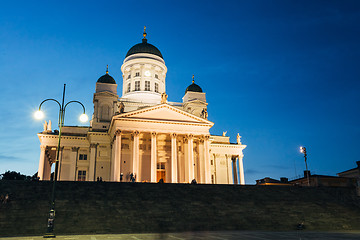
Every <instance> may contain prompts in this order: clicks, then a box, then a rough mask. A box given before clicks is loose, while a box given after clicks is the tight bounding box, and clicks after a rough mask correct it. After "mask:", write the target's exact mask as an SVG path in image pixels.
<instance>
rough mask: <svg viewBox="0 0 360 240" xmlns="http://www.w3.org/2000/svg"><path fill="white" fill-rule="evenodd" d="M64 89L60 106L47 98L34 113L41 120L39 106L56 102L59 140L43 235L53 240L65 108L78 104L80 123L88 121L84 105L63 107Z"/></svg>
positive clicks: (42, 115)
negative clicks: (81, 111) (49, 204)
mask: <svg viewBox="0 0 360 240" xmlns="http://www.w3.org/2000/svg"><path fill="white" fill-rule="evenodd" d="M65 88H66V84H64V90H63V96H62V102H61V104H60V102H59V101H57V100H55V99H52V98H48V99H45V100H44V101H42V102H41V103H40V105H39V110H38V111H36V112H35V118H37V119H41V118H43V117H44V113H43V112H42V111H41V106H42V105H43V104H44V103H45V102H47V101H54V102H56V103H57V104H58V105H59V107H60V110H59V140H58V146H57V153H56V161H55V174H54V175H55V176H54V179H53V188H52V194H51V206H50V212H49V218H48V223H47V231H46V233H45V235H44V238H53V237H55V234H54V221H55V186H56V181H57V177H58V168H59V154H60V143H61V129H62V127H63V126H64V118H65V110H66V107H67V106H68V105H69V104H70V103H79V104H80V105H81V106H82V108H83V114H81V115H80V121H82V122H86V121H87V120H88V116H87V115H86V114H85V107H84V105H83V104H82V103H81V102H79V101H70V102H68V103H66V104H65V105H64V100H65Z"/></svg>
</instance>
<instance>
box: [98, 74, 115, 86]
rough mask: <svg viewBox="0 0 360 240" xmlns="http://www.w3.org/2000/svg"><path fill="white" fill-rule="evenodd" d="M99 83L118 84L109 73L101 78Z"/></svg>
mask: <svg viewBox="0 0 360 240" xmlns="http://www.w3.org/2000/svg"><path fill="white" fill-rule="evenodd" d="M97 82H98V83H110V84H116V82H115V80H114V78H113V77H112V76H110V75H109V74H108V73H106V74H105V75H103V76H101V77H100V78H99V79H98V80H97Z"/></svg>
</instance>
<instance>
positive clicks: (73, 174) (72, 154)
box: [69, 147, 79, 181]
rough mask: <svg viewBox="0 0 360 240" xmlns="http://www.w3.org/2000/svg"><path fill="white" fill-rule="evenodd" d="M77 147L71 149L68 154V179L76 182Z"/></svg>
mask: <svg viewBox="0 0 360 240" xmlns="http://www.w3.org/2000/svg"><path fill="white" fill-rule="evenodd" d="M78 149H79V148H78V147H72V148H71V152H70V168H69V169H70V173H69V179H70V181H76V179H75V177H76V161H77V151H78Z"/></svg>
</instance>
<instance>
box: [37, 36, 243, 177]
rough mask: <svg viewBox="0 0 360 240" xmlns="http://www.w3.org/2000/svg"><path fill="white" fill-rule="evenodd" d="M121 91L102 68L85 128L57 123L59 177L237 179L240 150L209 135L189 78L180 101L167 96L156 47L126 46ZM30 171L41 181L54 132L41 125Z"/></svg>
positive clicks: (199, 94) (202, 100)
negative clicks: (36, 164)
mask: <svg viewBox="0 0 360 240" xmlns="http://www.w3.org/2000/svg"><path fill="white" fill-rule="evenodd" d="M121 71H122V73H123V82H122V93H121V97H120V98H119V96H118V93H117V84H116V81H115V80H114V79H113V78H112V77H111V76H110V75H109V73H108V71H106V74H105V75H103V76H102V77H100V78H99V79H98V81H97V83H96V88H95V93H94V98H93V103H94V113H93V116H92V119H91V121H90V127H67V126H64V127H63V128H62V138H61V146H62V148H61V149H60V161H59V173H58V176H59V180H60V181H61V180H63V181H97V180H100V179H101V180H103V181H117V182H119V181H136V182H144V181H146V182H158V181H159V180H160V179H162V180H163V181H164V182H167V183H190V182H191V181H193V179H195V180H196V181H197V182H198V183H217V184H244V183H245V180H244V169H243V149H244V148H245V147H246V145H243V144H242V143H241V139H240V136H239V135H238V136H237V143H230V139H229V137H228V136H225V133H224V134H223V136H215V135H210V132H209V130H210V128H211V127H212V126H213V124H214V123H212V122H210V121H209V120H208V119H207V118H208V113H207V102H206V97H205V93H204V92H203V91H202V89H201V87H200V86H198V85H197V84H195V82H194V78H193V82H192V84H191V85H190V86H188V88H187V89H186V91H185V95H184V97H183V99H182V100H183V101H182V102H179V103H176V102H169V101H167V95H166V93H165V92H166V91H165V90H166V88H165V79H166V72H167V68H166V65H165V61H164V59H163V56H162V54H161V52H160V51H159V50H158V49H157V48H156V47H155V46H153V45H151V44H149V43H147V39H146V33H145V32H144V39H143V40H142V43H139V44H136V45H135V46H133V47H132V48H131V49H130V50H129V51H128V53H127V55H126V57H125V59H124V63H123V65H122V67H121ZM38 136H39V139H40V142H41V145H40V148H41V154H40V161H39V170H38V176H39V177H40V179H41V180H49V179H50V174H51V164H52V163H53V162H54V161H55V153H56V146H57V141H58V133H57V132H55V131H52V130H51V128H49V127H48V126H44V131H43V132H41V133H39V134H38Z"/></svg>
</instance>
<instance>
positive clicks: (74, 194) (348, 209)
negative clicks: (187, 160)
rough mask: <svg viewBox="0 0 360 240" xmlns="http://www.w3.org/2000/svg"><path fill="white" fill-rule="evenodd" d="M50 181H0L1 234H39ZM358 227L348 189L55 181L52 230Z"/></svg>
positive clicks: (356, 205)
mask: <svg viewBox="0 0 360 240" xmlns="http://www.w3.org/2000/svg"><path fill="white" fill-rule="evenodd" d="M51 188H52V183H51V182H47V181H44V182H24V181H0V195H4V194H7V193H8V194H9V196H10V201H9V202H8V203H6V204H3V203H2V204H0V236H24V235H42V234H44V233H45V230H46V222H47V214H48V211H49V199H50V195H51V194H50V193H51V192H50V191H51ZM298 223H304V225H305V230H311V231H329V230H331V231H339V230H342V231H343V230H360V198H359V197H357V196H356V193H355V189H354V188H313V187H310V188H306V187H304V188H299V187H290V186H286V187H285V186H239V185H237V186H235V185H201V184H198V185H189V184H153V183H112V182H58V183H57V192H56V220H55V233H56V234H59V235H61V234H95V233H143V232H178V231H205V230H206V231H209V230H210V231H213V230H267V231H292V230H296V225H297V224H298Z"/></svg>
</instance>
